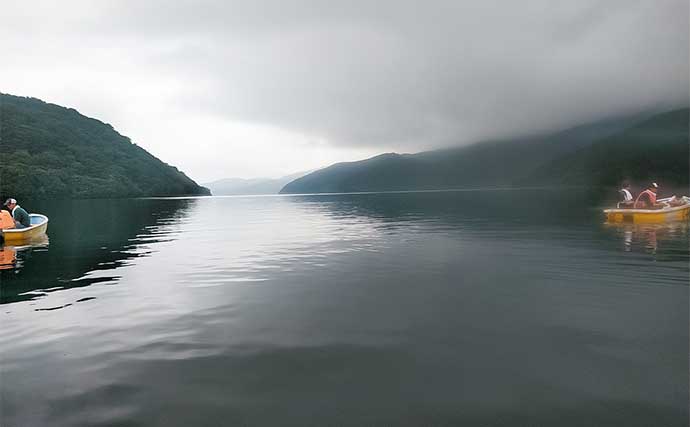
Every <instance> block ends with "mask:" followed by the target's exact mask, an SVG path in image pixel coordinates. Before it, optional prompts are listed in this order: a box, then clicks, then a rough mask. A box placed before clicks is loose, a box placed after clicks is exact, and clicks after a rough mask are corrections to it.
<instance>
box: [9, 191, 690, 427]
mask: <svg viewBox="0 0 690 427" xmlns="http://www.w3.org/2000/svg"><path fill="white" fill-rule="evenodd" d="M20 202H21V201H20ZM22 205H24V206H25V207H26V208H28V210H30V211H33V212H41V213H45V214H47V215H48V216H49V217H50V225H49V229H48V237H49V240H46V241H39V242H36V243H35V245H34V246H31V247H25V248H16V249H15V248H9V247H5V248H3V250H2V254H3V257H2V258H1V259H4V260H5V261H6V262H5V265H4V269H3V270H1V271H0V274H1V276H0V280H1V282H0V286H1V289H0V319H1V320H0V324H1V325H2V327H0V343H2V344H1V345H2V348H1V349H0V358H1V359H0V398H1V406H0V410H1V412H0V425H2V426H3V427H5V426H34V425H50V426H77V425H128V426H129V425H132V426H134V425H146V426H172V425H174V426H215V425H246V426H253V425H258V426H278V425H281V426H282V425H294V426H305V425H314V426H326V425H338V426H362V425H368V426H374V425H376V426H392V425H409V426H421V425H427V426H432V425H434V426H436V425H439V426H440V425H467V426H552V425H558V426H582V425H592V426H626V427H629V426H684V427H685V426H687V425H688V343H689V342H690V341H689V336H688V329H689V327H688V315H689V310H688V297H689V295H688V286H689V281H690V268H689V261H690V251H689V238H688V235H689V233H688V225H687V223H680V224H669V225H661V226H635V227H634V226H630V225H628V226H612V225H606V224H604V222H603V216H602V214H601V211H600V207H598V206H593V205H592V204H591V203H590V202H589V201H588V198H587V195H586V194H575V193H573V192H571V191H565V190H561V191H547V190H523V191H517V190H514V191H457V192H427V193H392V194H391V193H388V194H343V195H307V196H285V197H283V196H275V197H225V198H223V197H211V198H173V199H135V200H85V201H68V202H59V203H58V202H46V201H43V202H35V203H30V202H28V201H27V202H24V203H22ZM15 259H16V263H13V260H15Z"/></svg>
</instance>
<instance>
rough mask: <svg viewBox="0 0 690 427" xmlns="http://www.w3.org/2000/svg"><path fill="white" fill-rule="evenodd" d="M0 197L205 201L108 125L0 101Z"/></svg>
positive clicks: (54, 108) (29, 102)
mask: <svg viewBox="0 0 690 427" xmlns="http://www.w3.org/2000/svg"><path fill="white" fill-rule="evenodd" d="M0 153H1V157H0V196H2V197H7V196H12V197H16V198H55V197H64V198H114V197H145V196H182V195H208V194H210V192H209V190H208V189H206V188H204V187H201V186H199V185H198V184H197V183H195V182H194V181H193V180H191V179H190V178H188V177H187V176H186V175H185V174H184V173H182V172H180V171H179V170H177V168H175V167H173V166H170V165H168V164H166V163H163V162H162V161H160V160H159V159H157V158H156V157H154V156H153V155H151V154H150V153H148V152H147V151H146V150H144V149H143V148H141V147H138V146H137V145H136V144H133V143H132V142H131V141H130V140H129V138H127V137H125V136H123V135H120V134H119V133H118V132H117V131H115V130H114V129H113V127H112V126H110V125H109V124H106V123H102V122H100V121H98V120H96V119H92V118H89V117H86V116H83V115H81V114H79V112H77V111H76V110H74V109H71V108H64V107H61V106H58V105H55V104H49V103H46V102H43V101H41V100H38V99H35V98H26V97H19V96H13V95H7V94H0Z"/></svg>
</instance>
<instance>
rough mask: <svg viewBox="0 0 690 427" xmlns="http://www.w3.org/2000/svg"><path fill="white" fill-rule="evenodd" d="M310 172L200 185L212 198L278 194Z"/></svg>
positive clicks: (234, 179) (235, 179)
mask: <svg viewBox="0 0 690 427" xmlns="http://www.w3.org/2000/svg"><path fill="white" fill-rule="evenodd" d="M310 172H311V171H308V172H298V173H293V174H290V175H287V176H283V177H280V178H249V179H245V178H225V179H219V180H217V181H212V182H208V183H205V184H202V185H203V186H204V187H207V188H208V189H210V190H211V192H212V193H213V195H214V196H241V195H254V194H256V195H259V194H278V193H279V192H280V190H281V189H282V188H283V187H284V186H285V185H286V184H287V183H289V182H291V181H293V180H295V179H298V178H301V177H303V176H304V175H306V174H308V173H310Z"/></svg>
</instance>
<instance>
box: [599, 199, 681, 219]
mask: <svg viewBox="0 0 690 427" xmlns="http://www.w3.org/2000/svg"><path fill="white" fill-rule="evenodd" d="M669 200H670V199H660V200H658V202H660V203H664V202H668V201H669ZM682 200H683V201H684V202H685V204H683V205H680V206H666V207H664V208H663V209H618V208H616V209H604V213H605V214H606V220H607V221H608V222H632V223H635V224H657V223H663V222H673V221H687V220H688V218H690V198H689V197H682Z"/></svg>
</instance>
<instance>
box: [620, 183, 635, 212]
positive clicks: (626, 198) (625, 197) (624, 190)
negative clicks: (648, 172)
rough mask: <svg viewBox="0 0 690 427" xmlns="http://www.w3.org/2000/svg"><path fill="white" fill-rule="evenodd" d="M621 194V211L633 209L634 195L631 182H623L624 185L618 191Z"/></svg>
mask: <svg viewBox="0 0 690 427" xmlns="http://www.w3.org/2000/svg"><path fill="white" fill-rule="evenodd" d="M618 194H619V196H620V197H619V200H618V208H620V209H625V208H632V207H633V203H634V202H633V196H632V193H631V192H630V182H629V181H627V180H626V181H623V184H622V185H621V189H620V190H618Z"/></svg>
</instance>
